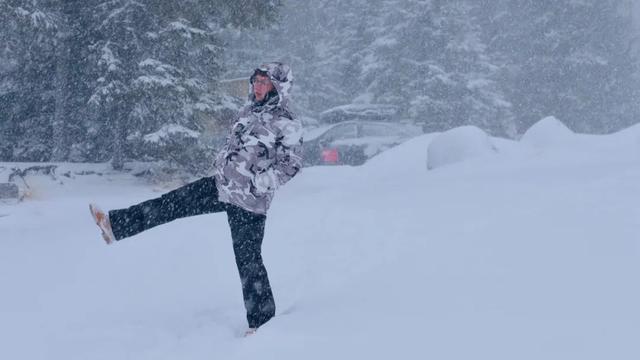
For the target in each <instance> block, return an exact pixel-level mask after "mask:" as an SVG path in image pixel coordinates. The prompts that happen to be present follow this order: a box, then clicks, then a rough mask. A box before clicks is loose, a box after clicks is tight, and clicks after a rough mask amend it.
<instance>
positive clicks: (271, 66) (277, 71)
mask: <svg viewBox="0 0 640 360" xmlns="http://www.w3.org/2000/svg"><path fill="white" fill-rule="evenodd" d="M258 74H263V75H264V74H266V75H267V76H268V77H269V80H271V83H272V84H273V87H274V88H275V90H276V91H277V93H278V101H277V103H275V104H271V101H270V100H268V101H267V104H269V105H276V106H280V107H282V108H284V109H285V110H289V96H290V95H289V92H290V90H291V86H292V84H293V75H292V74H291V68H290V67H289V65H287V64H284V63H281V62H270V63H265V64H262V65H260V66H258V67H257V68H256V69H255V70H254V71H253V75H251V78H250V79H249V100H250V101H251V102H252V103H255V102H256V98H255V95H254V94H253V79H254V78H255V77H256V75H258Z"/></svg>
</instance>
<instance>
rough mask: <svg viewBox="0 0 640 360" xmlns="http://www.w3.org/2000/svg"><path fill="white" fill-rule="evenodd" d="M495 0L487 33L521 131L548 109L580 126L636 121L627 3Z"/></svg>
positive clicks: (597, 128)
mask: <svg viewBox="0 0 640 360" xmlns="http://www.w3.org/2000/svg"><path fill="white" fill-rule="evenodd" d="M492 3H493V4H492V6H494V7H495V13H494V15H493V19H492V21H491V23H490V24H489V25H490V26H489V27H488V28H487V30H488V31H487V34H488V35H489V36H490V39H489V42H490V43H491V44H492V52H494V53H496V54H500V56H501V57H503V59H505V65H506V66H507V70H508V71H507V72H505V74H504V75H505V76H504V79H503V82H502V87H503V88H504V89H505V91H506V92H507V94H508V99H509V100H510V102H511V103H512V104H513V106H514V112H515V113H516V114H517V117H518V123H519V127H520V131H521V132H522V131H524V130H526V129H527V128H528V127H529V126H530V125H531V124H533V123H534V122H536V121H538V120H539V119H540V118H542V117H544V116H548V115H554V116H556V117H557V118H559V119H561V120H562V121H563V122H565V123H566V124H567V125H568V126H570V127H571V128H573V129H574V130H577V131H584V132H608V131H613V130H617V129H620V128H622V127H624V126H628V125H630V124H632V123H634V122H636V121H637V119H638V115H640V114H639V111H640V108H639V104H638V101H637V99H638V98H639V97H638V96H639V95H640V94H639V92H638V91H639V89H640V87H639V85H638V83H637V81H636V77H635V76H634V74H638V59H636V58H634V56H633V53H632V52H631V50H632V38H633V37H634V35H633V34H634V32H633V27H632V24H631V15H630V14H631V13H630V12H629V11H626V10H625V7H630V6H631V4H630V2H629V1H626V0H625V1H619V0H598V1H595V0H594V1H558V2H549V1H542V2H541V1H535V0H502V1H498V2H492Z"/></svg>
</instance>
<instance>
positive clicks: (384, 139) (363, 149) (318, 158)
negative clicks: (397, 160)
mask: <svg viewBox="0 0 640 360" xmlns="http://www.w3.org/2000/svg"><path fill="white" fill-rule="evenodd" d="M418 134H420V129H419V127H416V126H410V125H404V124H396V123H390V122H381V121H359V120H352V121H343V122H340V123H336V124H333V125H328V126H324V127H320V128H318V129H317V130H311V131H308V132H307V133H306V134H305V138H304V146H303V148H304V161H305V166H314V165H354V166H355V165H362V164H364V163H365V162H366V161H367V160H368V159H370V158H371V157H373V156H375V155H377V154H379V153H380V152H382V151H384V150H386V149H388V148H390V147H393V146H395V145H398V144H400V143H401V142H403V141H405V140H407V139H409V138H411V137H413V136H415V135H418Z"/></svg>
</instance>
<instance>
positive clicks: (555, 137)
mask: <svg viewBox="0 0 640 360" xmlns="http://www.w3.org/2000/svg"><path fill="white" fill-rule="evenodd" d="M574 135H575V133H574V132H573V131H571V130H570V129H569V128H568V127H567V126H566V125H565V124H563V123H562V121H560V120H558V119H557V118H555V117H554V116H547V117H546V118H544V119H542V120H540V121H538V122H537V123H535V124H533V126H531V127H530V128H529V130H527V131H526V132H525V133H524V135H522V138H521V139H520V141H522V142H525V143H528V144H530V145H533V146H535V147H547V146H554V145H561V144H566V143H567V142H569V141H570V140H571V139H573V138H574Z"/></svg>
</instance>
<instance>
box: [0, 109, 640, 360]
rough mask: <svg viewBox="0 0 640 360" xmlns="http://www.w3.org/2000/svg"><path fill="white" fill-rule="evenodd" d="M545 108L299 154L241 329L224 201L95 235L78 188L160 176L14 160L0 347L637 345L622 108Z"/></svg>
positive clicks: (334, 351) (427, 353) (638, 220)
mask: <svg viewBox="0 0 640 360" xmlns="http://www.w3.org/2000/svg"><path fill="white" fill-rule="evenodd" d="M556 125H557V124H556V123H554V122H553V119H551V120H549V119H546V120H545V121H543V122H542V123H540V124H538V125H537V128H535V129H532V131H531V132H530V133H528V134H526V135H525V136H524V137H523V139H522V141H520V142H513V141H507V140H502V139H496V138H490V139H489V141H488V142H489V143H490V144H488V145H487V146H488V149H489V148H490V149H491V150H490V151H481V152H482V154H480V155H478V154H476V155H474V154H472V153H470V152H469V148H467V147H466V145H465V144H470V143H471V144H475V145H474V146H478V145H477V144H483V143H487V141H485V140H486V139H481V141H479V140H478V138H477V137H476V135H477V134H476V133H477V132H475V131H468V130H467V131H465V130H463V129H462V131H460V130H461V129H458V132H457V135H456V133H447V134H429V135H424V136H421V137H418V138H415V139H413V140H410V141H409V142H407V143H405V144H403V145H401V146H399V147H396V148H394V149H391V150H389V151H387V152H385V153H382V154H380V155H379V156H377V157H375V158H373V159H371V160H370V161H369V162H368V163H367V164H366V165H364V166H362V167H316V168H306V169H305V170H304V172H303V173H302V174H300V175H299V176H298V177H296V178H295V179H294V180H292V182H291V183H289V184H287V185H286V186H285V187H284V188H282V189H281V191H280V192H279V193H278V194H277V196H276V199H275V201H274V203H273V207H272V209H271V211H270V214H269V219H268V222H267V230H266V236H265V240H264V258H265V263H266V265H267V268H268V270H269V274H270V278H271V281H272V286H273V289H274V293H275V296H276V302H277V305H278V311H277V313H278V315H277V316H276V318H274V319H273V320H272V321H270V322H269V323H267V324H266V325H265V326H264V327H262V328H261V329H260V330H259V331H258V333H257V334H256V335H255V336H252V337H249V338H243V337H241V334H242V332H243V330H244V328H245V326H246V323H245V320H244V309H243V306H242V297H241V292H240V282H239V278H238V275H237V273H236V268H235V264H234V262H233V252H232V248H231V240H230V234H229V230H228V226H227V224H226V219H225V215H224V214H213V215H206V216H200V217H195V218H190V219H183V220H179V221H176V222H173V223H171V224H167V225H164V226H160V227H157V228H155V229H152V230H150V231H148V232H146V233H143V234H140V235H138V236H136V237H134V238H131V239H127V240H123V241H122V242H120V243H117V244H116V245H114V246H111V247H107V246H106V245H104V243H103V241H102V239H101V238H100V235H99V233H98V229H97V228H96V227H95V225H94V224H93V222H92V220H91V218H90V216H89V212H88V209H87V204H88V203H89V202H90V201H95V202H97V203H99V204H101V205H102V206H103V207H105V208H117V207H125V206H128V205H130V204H133V203H135V202H138V201H142V200H144V199H147V198H149V197H153V196H158V195H159V194H160V193H161V191H166V190H167V189H154V188H153V187H150V186H148V185H144V184H143V183H141V182H140V181H139V180H137V179H135V178H133V177H130V176H128V175H118V174H114V173H109V172H108V171H107V166H106V165H100V164H99V165H69V164H63V165H61V167H60V169H59V171H58V174H61V173H64V172H65V171H71V175H72V176H71V177H64V176H58V181H53V180H52V179H51V178H49V177H46V176H40V177H37V176H30V177H28V178H27V180H28V182H29V184H30V185H31V187H32V194H31V196H30V198H28V199H27V200H25V201H24V202H22V203H19V204H5V205H0V215H6V216H2V217H0V274H1V278H0V279H1V280H0V289H1V294H0V359H29V360H36V359H56V360H57V359H60V360H63V359H64V360H71V359H79V360H80V359H81V360H87V359H109V360H113V359H136V360H142V359H153V360H159V359H281V360H284V359H296V360H299V359H323V360H324V359H391V358H394V359H439V360H442V359H464V360H468V359H487V360H497V359H505V360H513V359H518V360H524V359H536V360H540V359H544V360H551V359H558V360H561V359H562V360H567V359H576V360H578V359H579V360H587V359H594V360H595V359H598V360H602V359H616V360H626V359H629V360H632V359H633V360H637V359H639V358H640V342H639V341H638V339H640V288H639V287H638V280H639V279H640V277H639V276H640V126H635V127H633V128H629V129H627V130H625V131H623V132H620V133H617V134H612V135H607V136H585V135H576V134H572V133H570V132H566V131H564V130H563V129H561V128H559V127H558V126H556ZM474 134H476V135H474ZM480 138H482V137H480ZM434 139H439V140H438V141H434V143H433V144H432V146H429V144H431V142H432V141H433V140H434ZM447 139H449V140H447ZM477 140H478V141H477ZM480 146H482V145H480ZM427 149H429V150H430V151H433V154H432V155H431V158H430V159H427V158H428V153H427ZM452 153H457V154H458V155H459V156H456V155H455V154H453V156H451V155H452ZM435 154H442V155H437V156H436V155H435ZM427 160H429V164H430V166H429V167H430V170H427ZM2 166H4V167H5V172H0V182H2V181H6V179H5V177H6V175H7V171H6V170H7V168H8V167H11V166H13V164H0V169H1V167H2ZM80 169H84V170H86V169H91V170H93V171H100V172H104V174H103V175H102V176H98V175H82V176H81V175H77V176H76V175H74V174H75V173H74V172H78V171H80Z"/></svg>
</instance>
